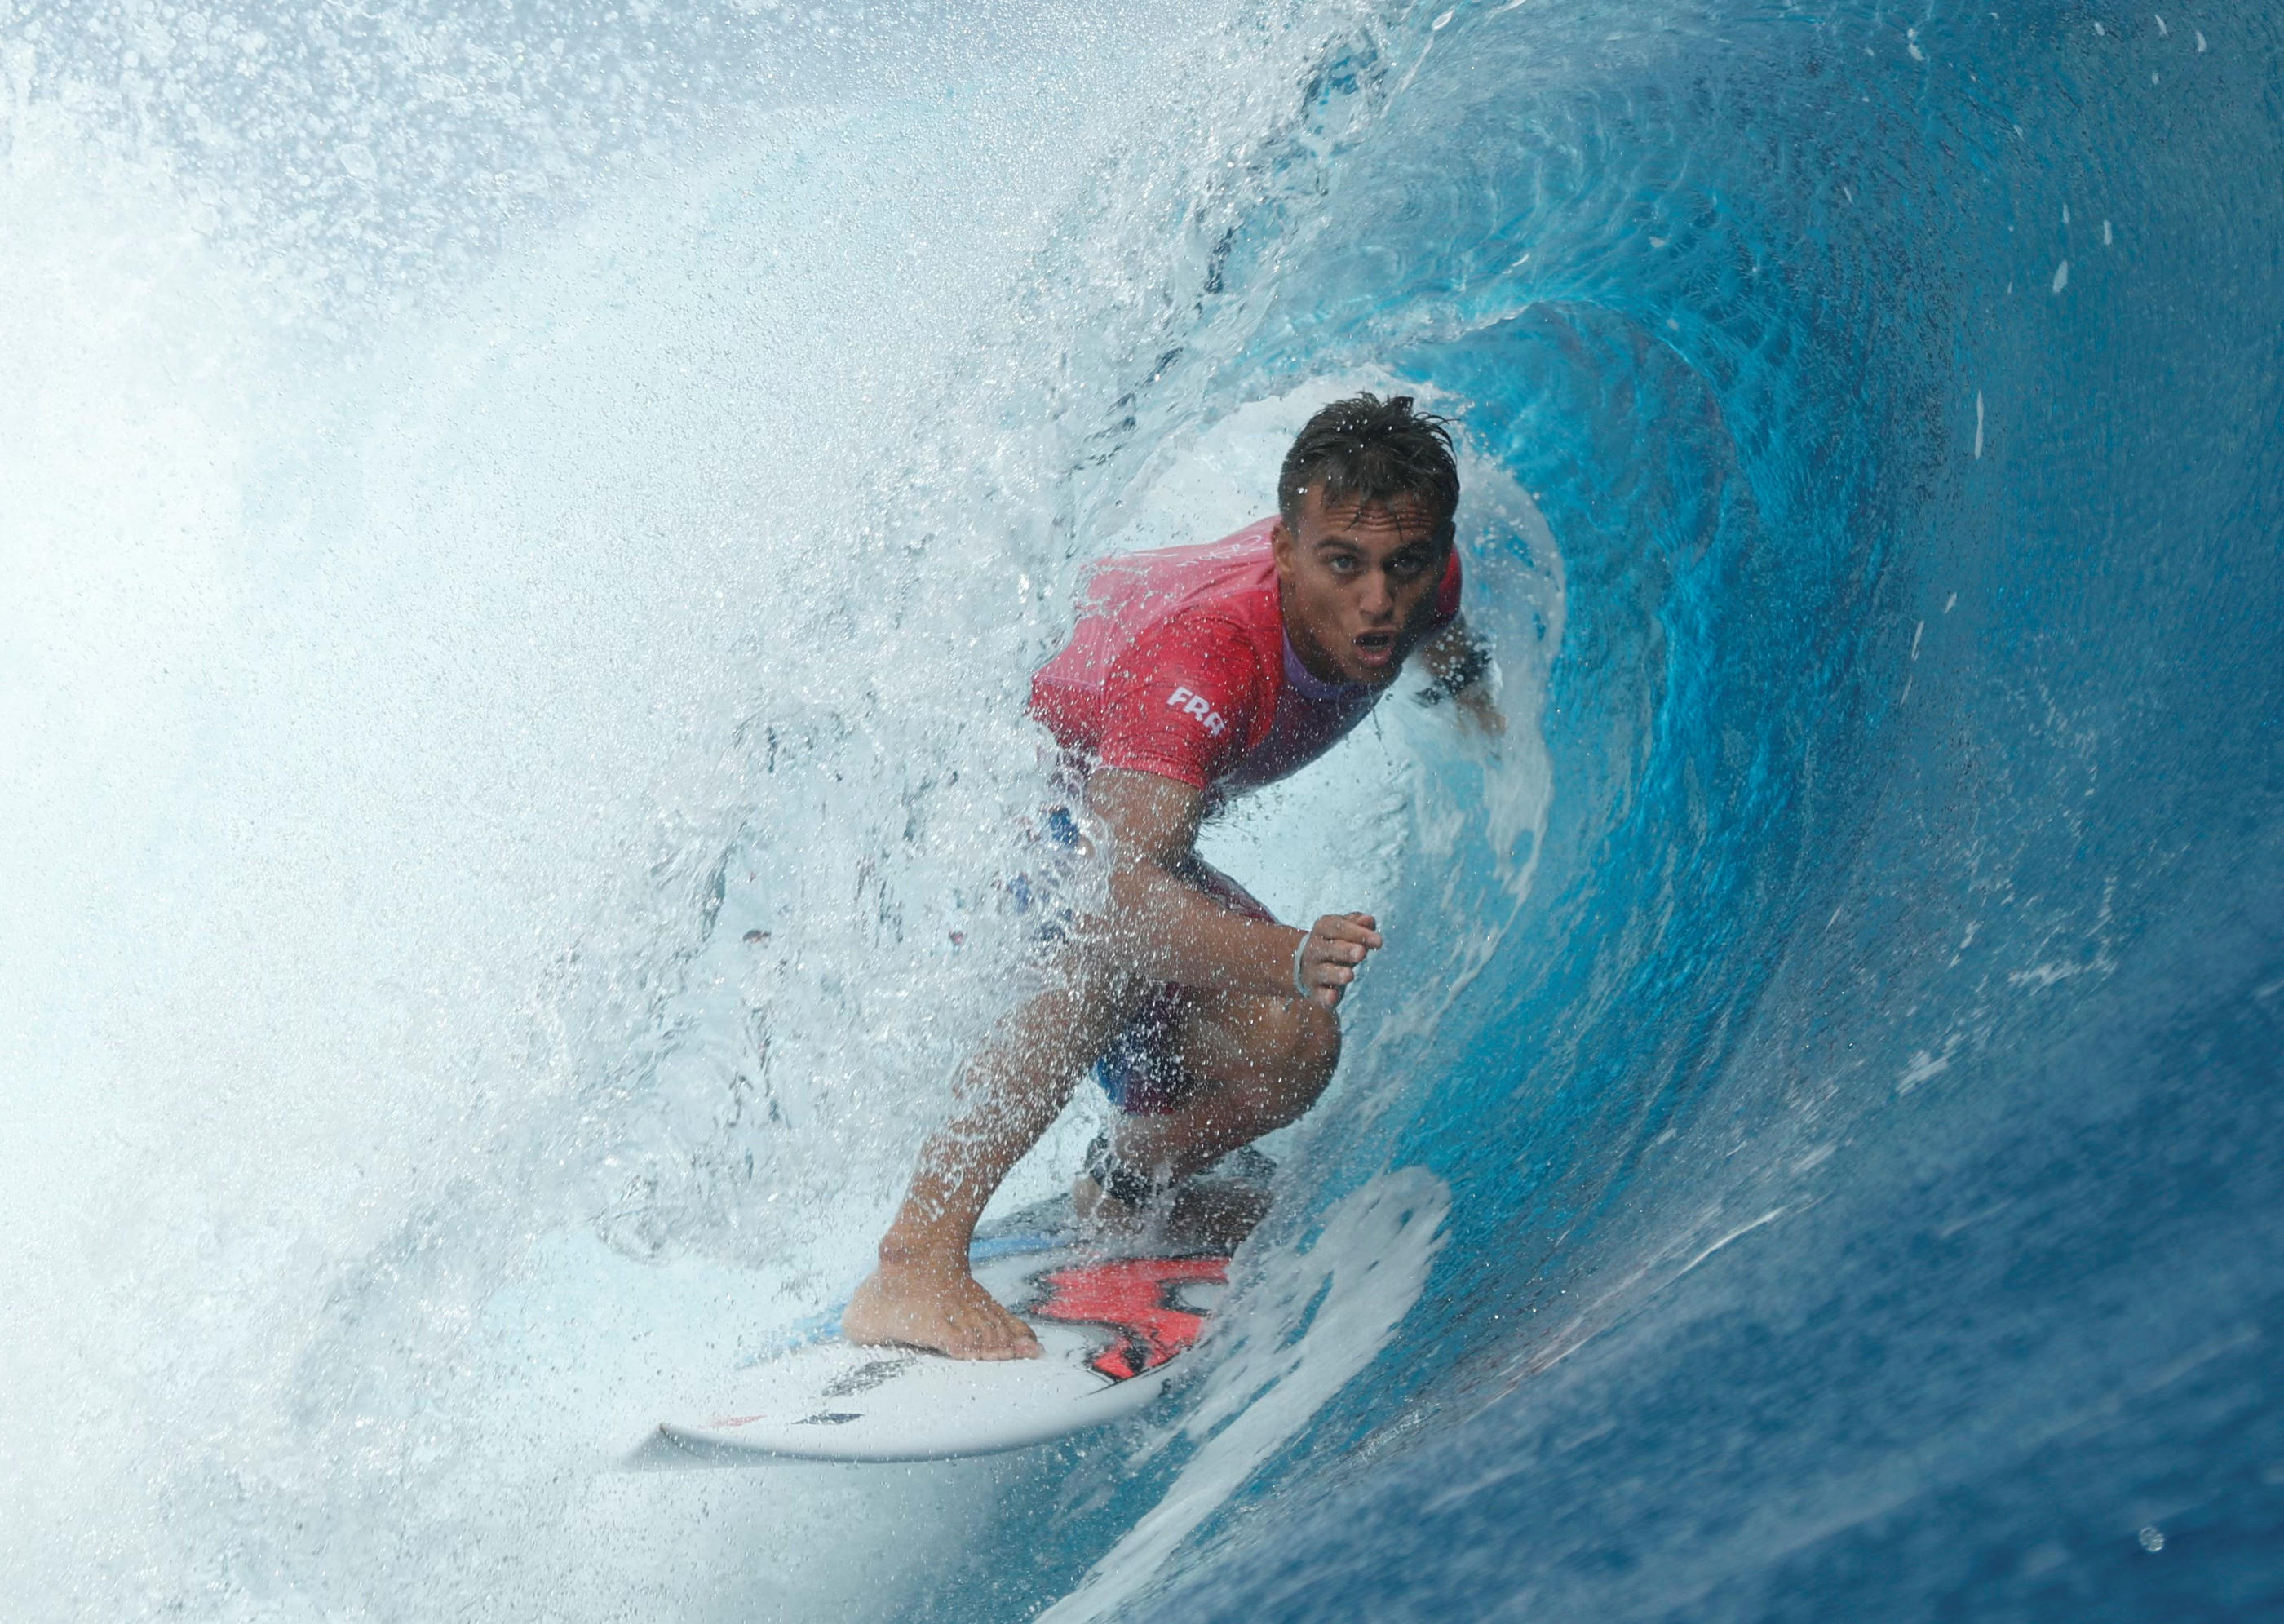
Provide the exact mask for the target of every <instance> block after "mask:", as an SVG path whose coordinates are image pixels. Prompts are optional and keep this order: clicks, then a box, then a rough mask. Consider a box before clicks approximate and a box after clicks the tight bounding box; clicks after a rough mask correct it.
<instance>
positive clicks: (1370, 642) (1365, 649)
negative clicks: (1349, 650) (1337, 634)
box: [1356, 631, 1396, 666]
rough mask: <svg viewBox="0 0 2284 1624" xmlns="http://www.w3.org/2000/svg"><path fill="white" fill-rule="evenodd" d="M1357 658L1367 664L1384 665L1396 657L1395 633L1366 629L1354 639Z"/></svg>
mask: <svg viewBox="0 0 2284 1624" xmlns="http://www.w3.org/2000/svg"><path fill="white" fill-rule="evenodd" d="M1356 652H1357V660H1360V661H1362V662H1363V663H1364V664H1365V665H1367V666H1384V665H1386V664H1387V663H1388V661H1389V660H1393V659H1394V658H1395V657H1396V634H1395V633H1394V632H1392V631H1368V632H1365V633H1364V634H1363V635H1362V636H1359V637H1357V640H1356Z"/></svg>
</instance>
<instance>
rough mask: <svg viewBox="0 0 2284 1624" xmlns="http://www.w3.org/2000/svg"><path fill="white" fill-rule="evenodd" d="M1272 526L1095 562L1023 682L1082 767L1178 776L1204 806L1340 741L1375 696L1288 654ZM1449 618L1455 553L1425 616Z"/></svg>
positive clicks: (1454, 598)
mask: <svg viewBox="0 0 2284 1624" xmlns="http://www.w3.org/2000/svg"><path fill="white" fill-rule="evenodd" d="M1276 523H1277V521H1276V520H1275V519H1263V520H1262V521H1261V522H1260V523H1258V524H1255V525H1248V526H1247V527H1245V528H1244V529H1242V530H1240V531H1239V532H1238V533H1237V534H1236V535H1232V536H1228V537H1226V538H1224V540H1221V541H1218V542H1214V543H1209V544H1208V545H1206V546H1202V547H1168V548H1163V549H1161V550H1158V551H1155V552H1136V553H1126V554H1122V555H1120V556H1118V557H1115V558H1105V559H1104V560H1103V561H1102V562H1101V563H1099V564H1098V565H1096V566H1095V568H1094V574H1093V575H1092V576H1091V578H1090V579H1089V581H1088V582H1087V587H1086V592H1085V595H1084V597H1083V599H1082V601H1081V607H1080V612H1079V622H1078V626H1077V629H1076V630H1074V631H1073V632H1072V633H1071V640H1070V642H1069V643H1068V644H1066V645H1065V646H1064V648H1063V651H1062V652H1060V653H1059V654H1057V655H1056V656H1055V657H1054V658H1053V659H1052V660H1049V661H1047V663H1046V664H1045V665H1044V666H1042V667H1041V668H1039V671H1038V674H1037V675H1036V676H1034V677H1033V678H1032V679H1031V714H1033V715H1034V716H1036V717H1037V718H1038V719H1039V720H1040V721H1041V722H1044V723H1045V724H1046V727H1047V730H1049V731H1050V732H1052V734H1053V735H1054V736H1055V738H1056V739H1057V741H1058V742H1060V744H1061V745H1062V746H1063V747H1064V748H1065V749H1066V750H1068V751H1070V752H1071V753H1074V754H1076V755H1077V756H1079V757H1081V758H1082V759H1083V760H1085V761H1089V762H1091V763H1096V764H1099V765H1101V766H1104V767H1115V768H1121V769H1127V770H1130V771H1133V772H1148V773H1155V774H1157V775H1158V776H1159V777H1162V778H1173V779H1177V780H1178V781H1179V782H1181V783H1184V784H1186V785H1190V786H1191V787H1192V788H1193V789H1197V790H1202V791H1204V792H1205V793H1206V799H1207V800H1208V801H1209V802H1214V803H1218V802H1220V801H1223V800H1227V799H1228V798H1229V797H1231V796H1232V795H1241V794H1243V793H1244V792H1246V791H1248V790H1251V789H1258V788H1259V787H1260V786H1261V785H1264V784H1269V783H1273V782H1274V781H1275V780H1277V779H1279V778H1282V777H1285V776H1286V775H1287V774H1288V773H1292V772H1296V771H1298V770H1299V769H1301V768H1302V767H1305V766H1307V765H1308V764H1309V763H1310V761H1315V760H1316V759H1317V758H1318V756H1320V755H1322V754H1324V753H1325V752H1326V751H1327V750H1329V749H1331V748H1332V747H1333V746H1334V745H1335V744H1337V743H1339V742H1340V741H1341V738H1345V737H1346V736H1347V734H1348V732H1349V729H1351V728H1353V727H1355V726H1356V724H1357V722H1361V721H1363V720H1364V717H1365V712H1367V711H1369V710H1371V709H1372V707H1373V700H1374V699H1378V698H1379V697H1380V692H1381V691H1380V690H1378V689H1375V688H1373V687H1372V686H1370V685H1369V684H1367V683H1327V682H1323V681H1320V680H1319V679H1318V678H1317V677H1315V676H1313V675H1310V672H1309V669H1308V668H1307V667H1305V666H1303V665H1302V663H1301V658H1300V656H1299V655H1298V654H1296V653H1295V652H1293V644H1292V643H1291V641H1290V640H1289V639H1288V638H1287V636H1286V635H1285V616H1284V613H1283V610H1282V609H1281V607H1280V606H1279V601H1278V593H1277V561H1276V558H1275V557H1274V555H1273V554H1272V553H1271V550H1270V546H1269V533H1270V531H1271V529H1273V528H1274V527H1275V526H1276ZM1432 613H1433V618H1432V620H1431V621H1430V622H1429V624H1430V626H1431V628H1440V627H1443V626H1444V625H1448V624H1449V623H1450V622H1451V621H1452V620H1453V619H1454V618H1455V617H1456V616H1457V615H1458V614H1459V550H1458V549H1457V548H1453V549H1452V550H1451V563H1450V564H1449V565H1448V566H1445V568H1444V571H1443V581H1442V582H1440V583H1439V585H1438V586H1437V588H1436V591H1435V604H1434V607H1433V612H1432Z"/></svg>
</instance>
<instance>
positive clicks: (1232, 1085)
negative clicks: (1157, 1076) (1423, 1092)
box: [1112, 989, 1341, 1183]
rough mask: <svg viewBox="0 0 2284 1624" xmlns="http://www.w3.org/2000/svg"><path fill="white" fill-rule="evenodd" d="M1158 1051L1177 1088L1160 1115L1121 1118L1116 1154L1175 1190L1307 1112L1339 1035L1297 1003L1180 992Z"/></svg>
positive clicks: (1314, 1009)
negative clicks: (1175, 1011)
mask: <svg viewBox="0 0 2284 1624" xmlns="http://www.w3.org/2000/svg"><path fill="white" fill-rule="evenodd" d="M1163 1043H1164V1047H1163V1049H1162V1050H1161V1052H1160V1053H1159V1055H1157V1056H1156V1057H1154V1058H1155V1059H1156V1061H1157V1063H1158V1066H1159V1067H1160V1068H1161V1069H1162V1071H1164V1072H1170V1073H1172V1074H1175V1075H1177V1076H1178V1077H1179V1078H1180V1079H1181V1080H1182V1086H1181V1089H1180V1090H1179V1092H1178V1093H1177V1095H1176V1096H1175V1097H1173V1098H1172V1100H1171V1101H1170V1102H1168V1103H1166V1104H1165V1105H1163V1106H1162V1108H1161V1109H1157V1110H1153V1111H1148V1112H1129V1113H1122V1115H1121V1116H1120V1118H1119V1121H1118V1126H1117V1129H1116V1132H1115V1136H1114V1138H1113V1142H1112V1148H1113V1150H1114V1152H1115V1154H1116V1155H1117V1158H1118V1159H1119V1160H1120V1161H1121V1162H1122V1163H1124V1164H1125V1165H1126V1166H1128V1167H1134V1168H1148V1169H1149V1170H1150V1172H1151V1174H1152V1175H1153V1177H1154V1179H1155V1180H1156V1181H1157V1182H1159V1183H1173V1182H1175V1181H1177V1180H1179V1179H1184V1178H1187V1177H1188V1176H1189V1175H1192V1174H1193V1173H1196V1172H1199V1171H1201V1170H1202V1169H1204V1168H1206V1167H1211V1166H1212V1165H1213V1164H1214V1163H1215V1162H1216V1161H1218V1160H1220V1159H1222V1158H1223V1157H1224V1156H1225V1155H1227V1154H1228V1153H1229V1152H1232V1151H1233V1150H1235V1149H1237V1147H1238V1146H1240V1145H1241V1144H1251V1143H1252V1142H1253V1141H1254V1140H1255V1139H1258V1138H1259V1137H1260V1136H1262V1135H1263V1134H1265V1133H1269V1132H1271V1131H1273V1130H1274V1129H1276V1128H1282V1127H1284V1126H1285V1125H1286V1124H1287V1123H1288V1122H1292V1121H1296V1120H1299V1119H1300V1118H1301V1117H1302V1115H1303V1114H1304V1113H1307V1111H1308V1109H1309V1107H1310V1106H1311V1105H1315V1104H1316V1103H1317V1097H1318V1095H1320V1094H1322V1093H1323V1092H1324V1091H1325V1085H1326V1083H1327V1082H1329V1081H1332V1076H1333V1068H1334V1066H1337V1065H1338V1064H1339V1063H1340V1058H1341V1026H1340V1021H1339V1019H1338V1018H1337V1017H1335V1016H1334V1014H1333V1012H1332V1011H1330V1010H1327V1009H1326V1008H1325V1007H1324V1006H1323V1005H1322V1004H1318V1003H1309V1002H1307V1001H1305V1000H1302V999H1299V998H1267V997H1256V996H1250V995H1243V994H1234V993H1206V992H1195V991H1189V990H1187V989H1185V994H1184V996H1183V999H1182V1008H1181V1010H1180V1012H1179V1014H1178V1016H1177V1018H1176V1019H1172V1020H1170V1021H1169V1022H1167V1023H1166V1028H1165V1037H1164V1039H1163Z"/></svg>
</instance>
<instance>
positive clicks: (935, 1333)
mask: <svg viewBox="0 0 2284 1624" xmlns="http://www.w3.org/2000/svg"><path fill="white" fill-rule="evenodd" d="M841 1335H842V1336H844V1337H846V1338H848V1339H849V1340H850V1341H851V1342H856V1343H860V1344H876V1343H884V1342H893V1343H900V1344H902V1345H903V1346H905V1347H928V1348H934V1349H935V1351H936V1352H938V1353H940V1354H949V1355H951V1357H953V1358H954V1359H1036V1358H1037V1357H1038V1356H1039V1339H1038V1338H1036V1336H1033V1335H1032V1334H1031V1328H1030V1327H1029V1325H1026V1324H1025V1323H1023V1322H1022V1321H1021V1320H1020V1319H1018V1318H1016V1317H1015V1316H1013V1314H1010V1313H1009V1312H1008V1311H1007V1310H1006V1309H1005V1308H1003V1307H1001V1306H1000V1304H999V1301H998V1300H997V1298H995V1297H993V1296H992V1295H991V1293H990V1292H987V1291H985V1290H984V1289H983V1288H982V1286H980V1285H978V1284H975V1277H974V1276H973V1275H971V1274H969V1273H968V1272H967V1269H966V1267H965V1260H964V1259H959V1260H953V1259H945V1260H942V1261H938V1260H933V1259H927V1260H908V1261H894V1262H892V1261H888V1259H886V1258H883V1259H882V1260H881V1261H880V1268H879V1269H875V1270H874V1271H873V1273H872V1277H871V1278H869V1279H867V1280H866V1281H865V1282H864V1284H862V1285H860V1286H858V1287H857V1288H856V1295H855V1296H854V1297H851V1298H850V1299H849V1306H848V1307H847V1308H844V1309H842V1310H841Z"/></svg>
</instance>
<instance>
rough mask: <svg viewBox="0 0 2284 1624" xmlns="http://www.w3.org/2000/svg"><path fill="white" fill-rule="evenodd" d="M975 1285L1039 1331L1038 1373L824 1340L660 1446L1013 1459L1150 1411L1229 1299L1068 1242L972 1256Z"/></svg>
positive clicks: (1146, 1256) (737, 1384) (1002, 1242)
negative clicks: (1000, 1454)
mask: <svg viewBox="0 0 2284 1624" xmlns="http://www.w3.org/2000/svg"><path fill="white" fill-rule="evenodd" d="M971 1255H972V1256H973V1258H974V1270H975V1277H976V1279H977V1281H978V1282H979V1283H980V1284H982V1286H983V1287H984V1289H985V1290H987V1291H989V1292H990V1293H991V1294H992V1295H993V1296H995V1297H997V1299H998V1300H1000V1301H1001V1302H1003V1303H1005V1304H1006V1305H1007V1306H1008V1307H1009V1308H1012V1309H1013V1310H1014V1311H1015V1312H1016V1313H1018V1314H1020V1315H1021V1316H1023V1318H1024V1319H1025V1320H1026V1321H1027V1322H1028V1323H1029V1324H1030V1326H1031V1329H1032V1330H1033V1331H1036V1332H1037V1334H1038V1338H1039V1345H1040V1347H1041V1349H1042V1350H1043V1353H1042V1356H1041V1357H1039V1358H1037V1359H1010V1360H996V1361H989V1362H984V1361H977V1360H965V1359H949V1358H946V1357H944V1356H943V1355H940V1354H930V1353H923V1352H921V1351H919V1350H918V1349H914V1348H904V1347H857V1346H856V1345H855V1344H853V1343H849V1342H845V1341H843V1340H842V1339H841V1338H840V1337H839V1335H837V1334H835V1333H834V1332H833V1331H832V1330H831V1329H826V1330H824V1331H820V1332H819V1333H818V1334H817V1336H816V1337H815V1338H814V1339H811V1340H809V1341H806V1342H803V1343H801V1344H799V1345H797V1346H794V1347H789V1348H786V1349H785V1350H784V1351H782V1352H780V1353H778V1354H777V1355H774V1356H772V1357H770V1358H768V1359H764V1360H763V1361H761V1362H758V1363H755V1364H753V1365H750V1366H747V1368H746V1369H744V1370H739V1371H738V1372H736V1373H735V1374H734V1375H732V1376H731V1378H729V1379H728V1380H727V1381H726V1382H725V1383H724V1386H723V1389H722V1392H721V1394H720V1396H719V1398H718V1399H716V1401H715V1403H714V1406H713V1408H712V1409H711V1411H710V1413H708V1414H707V1415H704V1416H699V1417H686V1418H677V1419H670V1420H667V1421H664V1422H661V1424H660V1425H659V1436H660V1439H661V1441H664V1442H666V1443H668V1444H669V1445H671V1446H672V1447H673V1448H675V1449H676V1450H677V1452H680V1453H684V1454H686V1455H687V1456H692V1457H695V1458H696V1459H699V1460H708V1461H713V1462H716V1463H717V1464H739V1462H741V1461H749V1460H758V1459H763V1458H770V1457H778V1458H785V1457H792V1458H796V1459H804V1460H833V1461H917V1460H940V1459H943V1458H945V1457H947V1456H961V1455H989V1454H992V1453H995V1452H997V1451H998V1450H1002V1449H1020V1448H1024V1447H1025V1446H1026V1445H1029V1444H1035V1443H1044V1442H1045V1441H1048V1440H1049V1439H1053V1438H1060V1437H1062V1436H1064V1435H1065V1434H1067V1433H1075V1432H1078V1431H1080V1430H1082V1429H1083V1428H1086V1427H1091V1426H1099V1425H1102V1424H1104V1423H1105V1422H1108V1421H1115V1420H1117V1419H1119V1418H1120V1417H1123V1416H1128V1415H1131V1414H1132V1413H1133V1412H1134V1411H1136V1410H1138V1409H1141V1408H1142V1407H1143V1406H1144V1405H1145V1404H1147V1403H1148V1402H1149V1401H1151V1400H1152V1399H1153V1398H1154V1397H1156V1396H1157V1394H1158V1393H1159V1392H1160V1390H1161V1389H1162V1388H1163V1387H1164V1386H1165V1384H1166V1381H1167V1378H1169V1376H1170V1375H1171V1374H1172V1372H1173V1370H1174V1368H1175V1366H1176V1365H1177V1363H1178V1362H1180V1360H1181V1358H1182V1356H1183V1355H1185V1354H1186V1353H1187V1352H1188V1351H1189V1350H1190V1349H1191V1347H1193V1346H1194V1345H1195V1344H1196V1342H1197V1339H1198V1338H1199V1336H1200V1334H1201V1333H1202V1332H1203V1331H1204V1329H1205V1324H1206V1318H1207V1316H1208V1315H1209V1314H1211V1312H1212V1311H1213V1308H1214V1306H1215V1304H1216V1302H1217V1301H1218V1300H1220V1297H1221V1295H1222V1293H1223V1292H1224V1290H1225V1289H1226V1285H1227V1282H1228V1278H1229V1259H1228V1258H1227V1257H1225V1256H1219V1255H1211V1254H1206V1255H1200V1254H1196V1253H1187V1254H1183V1255H1159V1254H1156V1253H1150V1252H1142V1253H1107V1252H1105V1251H1103V1250H1100V1249H1099V1248H1089V1247H1085V1246H1079V1245H1072V1244H1070V1238H1069V1236H1068V1234H1063V1233H1056V1232H1052V1231H1034V1232H1029V1233H1021V1232H1019V1233H1015V1234H1010V1235H1002V1236H1000V1237H997V1238H993V1239H990V1240H987V1241H983V1242H980V1243H979V1244H978V1245H977V1247H976V1249H975V1251H974V1253H973V1254H971Z"/></svg>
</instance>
